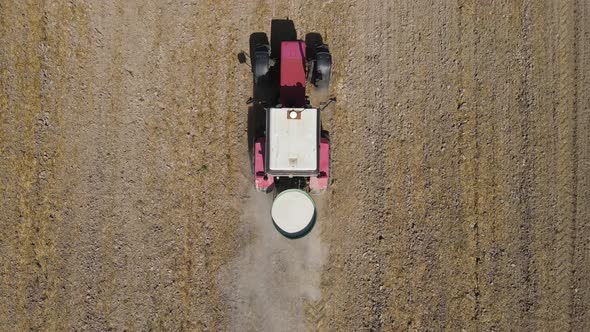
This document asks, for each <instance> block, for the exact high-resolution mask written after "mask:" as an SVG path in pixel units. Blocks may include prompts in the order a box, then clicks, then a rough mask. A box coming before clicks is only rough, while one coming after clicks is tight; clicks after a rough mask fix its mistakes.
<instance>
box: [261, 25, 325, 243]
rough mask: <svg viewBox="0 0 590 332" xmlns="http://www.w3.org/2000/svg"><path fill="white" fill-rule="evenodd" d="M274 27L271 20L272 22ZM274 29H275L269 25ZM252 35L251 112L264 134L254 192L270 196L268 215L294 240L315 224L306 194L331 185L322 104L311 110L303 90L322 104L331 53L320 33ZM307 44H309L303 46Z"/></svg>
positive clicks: (312, 207)
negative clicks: (299, 36)
mask: <svg viewBox="0 0 590 332" xmlns="http://www.w3.org/2000/svg"><path fill="white" fill-rule="evenodd" d="M273 24H275V20H273ZM273 28H274V26H273ZM275 33H277V34H278V33H279V32H275V29H271V38H272V42H271V43H270V44H269V43H268V41H267V40H268V39H267V38H266V37H265V35H264V34H263V33H257V34H253V36H254V35H256V36H257V37H258V38H255V40H254V44H253V40H252V39H253V38H252V36H251V51H250V59H251V68H252V75H253V85H254V89H253V91H254V97H253V98H252V99H251V102H252V103H254V105H255V106H254V111H255V112H264V114H265V115H264V117H259V118H260V119H261V121H264V123H263V124H261V127H262V128H263V130H260V131H259V133H258V134H257V135H256V136H255V137H253V142H252V145H253V146H252V149H251V150H252V152H251V153H252V156H251V158H252V162H253V170H254V181H255V187H256V189H257V190H258V191H262V192H267V193H269V192H270V193H273V194H274V200H273V206H272V209H271V216H272V220H273V223H274V225H275V226H276V228H277V229H278V231H279V232H280V233H282V234H283V235H285V236H287V237H289V238H297V237H300V236H303V235H305V234H306V233H307V232H309V231H310V230H311V228H312V227H313V225H314V223H315V219H316V208H315V203H314V201H313V199H312V198H311V196H310V195H309V194H314V195H315V194H321V193H324V192H325V191H326V190H327V189H328V186H329V182H330V139H329V135H328V133H327V132H326V131H324V130H323V128H322V123H321V120H320V113H321V110H322V109H323V108H324V107H325V106H326V105H327V104H328V103H329V101H326V100H323V101H322V102H321V104H320V105H318V106H317V107H316V106H313V105H311V103H310V98H309V97H308V95H307V94H306V87H310V88H311V89H313V91H312V92H313V93H314V94H315V96H320V100H321V99H322V98H323V99H326V98H325V97H326V96H327V95H328V89H329V84H330V76H331V70H332V57H331V55H330V51H329V48H328V46H327V45H326V44H324V43H323V42H322V40H321V36H319V34H308V36H306V41H302V40H297V39H296V38H295V36H294V34H293V33H291V34H287V36H286V37H285V36H281V35H279V36H275V35H274V34H275ZM306 42H307V43H306Z"/></svg>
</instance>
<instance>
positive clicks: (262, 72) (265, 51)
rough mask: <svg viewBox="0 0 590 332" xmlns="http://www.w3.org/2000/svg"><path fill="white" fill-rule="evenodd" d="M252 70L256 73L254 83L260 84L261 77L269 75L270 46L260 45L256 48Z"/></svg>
mask: <svg viewBox="0 0 590 332" xmlns="http://www.w3.org/2000/svg"><path fill="white" fill-rule="evenodd" d="M252 62H253V64H254V65H253V67H252V72H253V74H254V84H258V82H259V81H260V80H261V79H264V78H265V77H267V76H268V71H269V70H270V46H268V45H260V46H258V47H257V48H256V52H255V53H254V57H253V60H252Z"/></svg>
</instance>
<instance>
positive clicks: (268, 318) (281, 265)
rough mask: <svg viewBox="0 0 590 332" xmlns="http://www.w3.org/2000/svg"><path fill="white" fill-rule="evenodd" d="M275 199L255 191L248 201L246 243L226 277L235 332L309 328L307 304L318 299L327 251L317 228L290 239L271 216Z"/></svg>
mask: <svg viewBox="0 0 590 332" xmlns="http://www.w3.org/2000/svg"><path fill="white" fill-rule="evenodd" d="M271 205H272V195H269V194H264V193H259V192H256V191H255V190H252V191H251V192H250V193H249V195H248V197H247V198H245V201H244V204H243V206H244V213H243V215H242V223H243V227H244V228H243V235H244V244H243V246H242V247H241V248H240V249H239V251H240V253H239V254H238V256H236V258H235V259H234V260H233V261H232V262H231V263H230V264H229V265H228V266H227V270H225V271H224V272H223V276H222V279H223V284H225V296H226V297H227V300H228V302H229V303H230V313H231V315H232V317H231V320H230V322H231V323H230V324H231V325H230V327H231V330H257V331H292V330H298V331H301V330H304V329H305V325H306V323H305V315H304V305H305V303H306V301H314V300H317V299H319V297H320V289H319V286H320V271H321V267H322V264H323V262H324V260H325V256H326V250H325V249H324V248H322V246H321V243H320V238H319V228H318V227H317V225H316V227H314V229H313V230H312V231H311V232H310V233H309V234H308V235H306V236H305V237H303V238H300V239H296V240H290V239H287V238H285V237H283V236H282V235H281V234H279V232H278V231H277V230H276V229H275V227H274V225H273V223H272V219H271V217H270V208H271Z"/></svg>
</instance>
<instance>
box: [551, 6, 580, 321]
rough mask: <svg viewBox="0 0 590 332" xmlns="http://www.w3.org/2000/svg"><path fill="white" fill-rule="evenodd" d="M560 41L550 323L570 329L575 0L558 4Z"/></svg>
mask: <svg viewBox="0 0 590 332" xmlns="http://www.w3.org/2000/svg"><path fill="white" fill-rule="evenodd" d="M559 7H560V8H559V11H558V12H559V23H558V24H559V41H558V54H557V56H558V64H557V65H558V68H559V73H558V92H557V94H558V104H557V110H556V111H557V125H558V127H557V140H558V146H559V149H558V153H557V162H558V166H557V168H558V170H557V173H558V174H557V175H558V180H557V181H558V185H557V190H558V192H557V211H558V217H557V229H556V231H557V233H556V248H555V249H556V253H555V254H556V261H555V270H554V271H555V276H554V278H555V279H554V285H555V295H554V296H555V297H554V301H553V307H554V309H555V310H556V312H557V317H556V321H554V322H551V323H550V324H548V325H547V328H548V330H554V331H557V330H560V331H568V330H571V326H570V323H571V318H572V316H571V302H572V290H571V289H572V281H573V280H572V273H573V245H574V242H573V237H574V229H575V222H576V205H577V204H576V203H577V201H576V193H577V189H576V186H577V182H578V181H577V172H576V167H575V166H576V164H577V149H576V121H577V118H576V112H577V105H576V92H577V88H576V83H577V82H576V61H577V56H576V47H575V46H576V45H575V38H576V21H577V20H576V17H575V2H572V1H565V2H561V3H560V5H559Z"/></svg>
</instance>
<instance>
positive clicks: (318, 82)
mask: <svg viewBox="0 0 590 332" xmlns="http://www.w3.org/2000/svg"><path fill="white" fill-rule="evenodd" d="M331 76H332V55H330V50H329V49H328V46H327V45H325V44H324V45H320V46H318V47H317V49H316V56H315V66H314V85H315V87H316V91H317V92H319V93H326V94H327V92H328V90H329V89H330V79H331Z"/></svg>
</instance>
